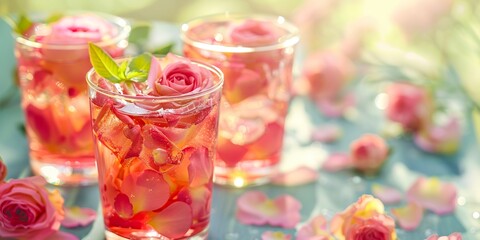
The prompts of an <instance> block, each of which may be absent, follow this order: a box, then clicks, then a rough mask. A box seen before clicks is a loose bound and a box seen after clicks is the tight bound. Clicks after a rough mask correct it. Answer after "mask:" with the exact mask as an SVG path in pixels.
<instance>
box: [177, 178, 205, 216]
mask: <svg viewBox="0 0 480 240" xmlns="http://www.w3.org/2000/svg"><path fill="white" fill-rule="evenodd" d="M211 196H212V191H211V190H210V188H209V187H206V186H200V187H196V188H184V189H182V190H180V192H179V193H178V200H180V201H183V202H185V203H187V204H190V206H191V207H192V213H193V218H194V219H195V220H197V221H198V222H200V221H202V220H204V219H205V218H208V217H209V212H210V203H211V202H210V198H211Z"/></svg>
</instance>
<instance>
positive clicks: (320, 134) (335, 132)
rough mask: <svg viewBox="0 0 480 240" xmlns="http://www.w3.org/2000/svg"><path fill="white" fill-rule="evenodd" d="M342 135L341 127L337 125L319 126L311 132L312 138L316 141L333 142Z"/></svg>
mask: <svg viewBox="0 0 480 240" xmlns="http://www.w3.org/2000/svg"><path fill="white" fill-rule="evenodd" d="M341 136H342V129H341V128H340V127H339V126H337V125H324V126H319V127H317V128H316V129H315V130H313V132H312V137H311V138H312V140H313V141H318V142H325V143H330V142H335V141H337V140H338V139H339V138H340V137H341Z"/></svg>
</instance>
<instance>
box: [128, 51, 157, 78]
mask: <svg viewBox="0 0 480 240" xmlns="http://www.w3.org/2000/svg"><path fill="white" fill-rule="evenodd" d="M151 61H152V55H151V54H149V53H143V54H141V55H138V56H136V57H134V58H132V59H131V60H130V63H129V64H128V72H127V73H126V77H127V79H128V80H130V81H133V82H144V81H146V80H147V78H148V72H149V71H150V64H151Z"/></svg>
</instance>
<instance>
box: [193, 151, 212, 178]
mask: <svg viewBox="0 0 480 240" xmlns="http://www.w3.org/2000/svg"><path fill="white" fill-rule="evenodd" d="M188 172H189V178H190V186H192V187H197V186H201V185H204V184H207V183H209V182H210V180H211V179H212V175H213V161H212V160H211V159H210V158H209V157H208V149H207V148H206V147H203V146H202V147H199V148H198V149H197V150H196V151H195V152H193V153H192V155H191V156H190V165H189V166H188Z"/></svg>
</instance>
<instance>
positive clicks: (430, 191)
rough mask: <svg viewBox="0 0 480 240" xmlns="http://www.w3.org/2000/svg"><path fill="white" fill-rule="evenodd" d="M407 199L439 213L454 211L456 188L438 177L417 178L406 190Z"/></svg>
mask: <svg viewBox="0 0 480 240" xmlns="http://www.w3.org/2000/svg"><path fill="white" fill-rule="evenodd" d="M407 199H408V200H409V201H412V202H415V203H417V204H419V205H420V206H422V207H424V208H426V209H428V210H430V211H432V212H434V213H436V214H439V215H444V214H449V213H452V212H453V211H455V206H456V200H457V188H456V187H455V185H453V184H451V183H444V182H441V181H440V180H439V179H438V178H434V177H432V178H424V177H420V178H418V179H417V180H416V181H415V182H414V183H413V184H412V186H411V187H410V189H409V190H408V191H407Z"/></svg>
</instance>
